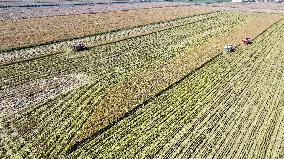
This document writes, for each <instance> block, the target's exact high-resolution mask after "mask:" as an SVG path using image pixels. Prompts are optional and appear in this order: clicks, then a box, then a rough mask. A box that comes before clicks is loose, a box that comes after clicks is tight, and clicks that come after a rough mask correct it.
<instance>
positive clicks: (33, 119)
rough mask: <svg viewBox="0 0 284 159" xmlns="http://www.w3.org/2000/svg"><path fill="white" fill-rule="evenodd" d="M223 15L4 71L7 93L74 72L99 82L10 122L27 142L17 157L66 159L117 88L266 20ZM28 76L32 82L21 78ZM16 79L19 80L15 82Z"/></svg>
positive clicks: (254, 17) (10, 66)
mask: <svg viewBox="0 0 284 159" xmlns="http://www.w3.org/2000/svg"><path fill="white" fill-rule="evenodd" d="M218 14H219V16H218V17H212V18H211V19H205V20H202V21H198V22H195V23H192V24H188V25H183V26H179V27H177V28H172V29H168V30H165V31H161V32H157V33H153V34H149V35H145V36H141V37H136V38H132V39H127V40H123V41H119V42H117V43H111V44H107V45H102V46H98V47H95V48H93V49H91V50H88V51H85V52H82V53H80V54H75V53H74V54H67V55H65V56H64V54H60V55H56V56H54V57H53V56H49V57H48V58H42V59H37V60H31V61H25V62H22V63H17V64H12V65H7V66H3V67H2V68H3V69H1V71H2V70H3V71H2V72H1V73H2V74H3V78H2V79H3V80H2V81H3V86H4V87H5V88H9V87H16V85H17V84H25V82H28V81H32V80H33V79H37V78H41V77H44V78H46V77H53V76H55V75H56V76H58V75H59V74H61V73H67V74H68V72H70V73H71V72H72V73H74V72H78V73H86V74H88V75H89V76H90V77H91V79H93V82H92V83H90V84H88V85H85V86H82V87H80V88H78V89H75V90H72V91H70V92H69V93H65V94H62V95H60V96H58V97H57V98H55V99H54V100H51V101H50V102H47V103H45V104H41V105H37V106H34V107H30V108H26V109H25V110H22V111H21V112H19V113H18V114H17V115H15V116H10V117H8V118H7V123H8V125H9V123H10V124H11V125H10V126H14V127H15V128H16V129H17V131H18V134H19V138H20V137H22V138H23V139H24V140H21V141H15V142H16V143H17V145H20V146H18V147H17V148H16V150H17V152H18V153H20V154H22V156H24V157H27V156H28V155H29V154H32V155H33V156H37V157H46V156H48V157H53V156H58V155H60V154H61V155H63V156H65V155H66V151H67V150H68V149H69V148H70V146H72V145H73V144H74V143H73V142H71V140H72V139H73V138H74V137H76V138H75V139H78V138H77V132H78V131H79V130H84V129H82V126H83V124H84V123H85V122H86V121H87V119H88V118H89V116H90V115H91V114H93V113H94V112H102V113H103V112H104V111H105V109H104V108H101V107H97V105H98V103H99V102H101V101H102V99H103V98H104V97H105V95H107V94H108V93H109V92H110V90H111V89H112V88H113V87H114V86H115V85H116V84H117V83H119V82H121V81H124V80H125V79H127V78H129V77H130V76H136V75H137V74H139V73H140V72H141V70H143V69H149V68H155V67H157V66H160V65H162V64H163V63H166V62H167V61H169V60H170V59H172V58H175V57H180V56H181V57H182V55H184V54H187V53H188V52H186V51H185V50H187V49H190V48H195V47H196V46H200V45H202V44H204V43H205V42H206V40H207V39H208V38H213V37H214V36H221V35H226V36H228V35H229V34H230V33H231V32H233V31H234V30H235V29H237V28H238V27H240V26H242V24H243V23H245V24H246V23H250V22H251V21H253V20H254V19H257V18H258V17H260V15H259V14H251V15H250V16H247V15H246V14H243V13H218ZM228 15H229V16H228ZM228 17H229V18H228ZM149 46H151V47H149ZM114 56H115V58H113V57H114ZM50 61H52V62H50ZM38 66H39V67H38ZM40 66H45V67H40ZM67 66H70V67H67ZM37 68H39V69H40V71H38V70H37ZM45 68H49V69H48V70H45ZM67 68H68V69H67ZM65 70H66V71H65ZM25 73H26V76H21V74H25ZM31 74H32V75H31ZM10 77H14V78H13V79H12V80H10ZM4 82H5V83H4ZM130 109H132V108H127V107H125V108H123V107H122V108H121V110H118V111H117V110H116V109H113V110H110V111H112V112H113V113H114V115H116V114H115V113H116V112H119V113H120V112H121V111H122V112H127V111H128V110H130ZM98 120H102V121H103V122H102V123H103V124H102V125H100V126H99V127H98V128H95V129H94V131H95V130H99V129H101V128H104V127H105V126H107V125H108V124H109V122H110V123H111V120H113V118H111V119H109V118H106V119H103V118H101V119H98ZM74 141H76V140H74ZM9 144H11V143H9Z"/></svg>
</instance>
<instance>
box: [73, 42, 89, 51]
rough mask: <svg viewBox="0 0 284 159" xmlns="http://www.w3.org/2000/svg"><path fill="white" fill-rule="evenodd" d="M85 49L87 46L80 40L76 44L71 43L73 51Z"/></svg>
mask: <svg viewBox="0 0 284 159" xmlns="http://www.w3.org/2000/svg"><path fill="white" fill-rule="evenodd" d="M87 49H88V48H87V46H86V45H85V44H84V43H83V42H82V41H80V42H79V43H78V44H77V45H73V50H74V51H83V50H87Z"/></svg>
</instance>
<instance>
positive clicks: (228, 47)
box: [224, 44, 236, 53]
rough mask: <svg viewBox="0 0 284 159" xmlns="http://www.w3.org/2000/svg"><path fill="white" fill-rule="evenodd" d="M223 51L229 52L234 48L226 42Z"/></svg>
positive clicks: (234, 49)
mask: <svg viewBox="0 0 284 159" xmlns="http://www.w3.org/2000/svg"><path fill="white" fill-rule="evenodd" d="M224 51H226V52H229V53H230V52H234V51H236V48H235V47H234V46H233V45H232V44H227V45H225V47H224Z"/></svg>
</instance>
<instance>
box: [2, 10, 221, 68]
mask: <svg viewBox="0 0 284 159" xmlns="http://www.w3.org/2000/svg"><path fill="white" fill-rule="evenodd" d="M218 15H220V13H218V12H209V13H205V14H199V15H195V16H191V17H185V18H178V19H175V20H171V21H166V22H159V23H154V24H150V25H144V26H138V27H134V28H130V29H129V28H128V29H124V30H116V31H113V32H108V33H102V34H99V35H94V36H88V37H85V38H79V39H75V40H71V41H65V42H59V43H53V44H50V45H42V46H38V47H33V48H26V49H21V50H13V51H7V52H3V53H2V54H1V58H0V63H1V64H2V66H3V65H10V64H14V63H19V62H24V60H36V59H37V58H45V57H46V56H52V55H55V54H62V53H66V51H69V50H70V46H71V45H73V44H74V43H78V42H79V41H82V42H84V43H85V44H86V45H87V46H88V48H94V47H99V46H100V45H106V44H111V43H115V42H119V41H123V40H127V39H130V38H135V37H138V36H143V35H144V36H145V35H148V34H153V33H156V32H160V31H163V30H167V29H171V28H174V27H180V26H183V25H188V24H190V23H196V22H198V21H202V20H203V21H204V20H206V19H209V18H212V17H216V16H218Z"/></svg>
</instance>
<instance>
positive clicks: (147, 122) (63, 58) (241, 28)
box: [0, 7, 284, 158]
mask: <svg viewBox="0 0 284 159" xmlns="http://www.w3.org/2000/svg"><path fill="white" fill-rule="evenodd" d="M178 8H179V7H173V8H171V9H172V10H175V9H178ZM163 9H164V10H168V13H169V14H170V13H172V11H171V9H169V8H166V9H165V8H152V9H150V12H153V13H156V12H161V14H162V13H163V12H162V11H161V10H163ZM183 9H184V10H186V8H185V7H183ZM142 12H143V10H142V11H141V13H142ZM181 12H182V9H181V10H178V11H177V10H175V13H177V14H175V15H174V16H172V15H171V16H169V15H167V14H164V15H163V16H160V17H155V18H153V19H152V18H151V16H148V17H147V18H146V20H145V21H141V22H136V21H135V18H133V19H134V21H131V20H133V19H132V18H129V19H127V18H125V17H126V16H125V17H124V18H125V21H121V24H125V23H126V21H127V20H129V23H128V24H127V25H123V26H121V25H120V24H118V23H115V22H113V21H110V20H102V21H103V22H106V23H108V22H110V23H109V25H110V27H109V28H106V30H104V29H102V28H101V30H100V28H99V30H100V31H98V30H91V32H92V35H89V34H86V35H85V34H76V33H74V32H71V34H72V36H74V37H73V38H71V39H67V40H66V39H65V40H64V41H61V42H56V41H60V40H62V38H63V37H65V36H60V37H56V36H53V40H51V41H48V39H38V38H33V40H34V41H33V42H31V43H32V44H35V45H34V46H29V47H26V46H25V45H23V44H24V43H25V42H24V41H25V40H22V41H21V40H19V42H18V43H14V44H13V46H12V45H11V46H9V50H6V51H5V49H6V48H5V47H2V48H1V49H2V52H1V53H0V158H283V157H284V151H283V150H284V147H283V143H284V135H283V134H284V125H283V121H284V119H283V116H284V109H283V99H284V98H283V97H284V96H283V93H284V87H283V86H284V85H283V84H284V83H283V81H284V80H283V78H284V77H283V66H284V58H283V57H284V56H283V49H284V41H283V40H284V39H283V36H284V35H283V34H284V28H283V25H284V19H283V18H284V16H283V15H281V14H272V13H248V12H227V11H215V10H203V9H200V10H192V11H187V12H186V13H181ZM118 13H119V12H118ZM102 14H103V13H102ZM104 14H117V13H111V12H110V13H104ZM121 14H122V13H121ZM127 14H133V13H128V11H126V12H125V15H127ZM139 14H140V12H138V14H137V15H139ZM181 14H182V16H181ZM187 14H188V15H187ZM122 15H123V14H122ZM83 16H85V15H83ZM86 16H87V15H86ZM88 16H93V15H88ZM123 16H124V15H123ZM51 18H53V19H56V18H58V17H51ZM64 18H70V17H68V16H67V17H64ZM86 18H87V17H86ZM87 19H89V20H91V19H92V18H90V17H88V18H87ZM31 20H34V19H31ZM39 20H40V19H39ZM21 22H22V20H20V21H17V22H16V23H21ZM5 23H6V22H5ZM7 23H9V21H7ZM140 23H141V24H143V25H140ZM0 24H1V22H0ZM43 24H44V23H43ZM85 24H86V28H87V25H88V24H90V23H88V22H86V23H85ZM43 26H44V25H43ZM51 26H54V25H51ZM31 28H33V27H31ZM62 29H66V27H62ZM96 29H98V28H96ZM53 30H54V32H57V31H59V30H56V29H53ZM66 30H67V31H68V29H66ZM26 33H27V35H30V33H28V32H26ZM86 33H87V32H86ZM98 33H99V34H98ZM71 34H70V35H71ZM49 35H50V36H51V37H52V34H49ZM54 35H55V34H54ZM56 35H57V34H56ZM11 36H18V35H16V34H14V35H12V34H11ZM76 36H77V37H76ZM245 36H248V37H250V38H252V39H253V41H252V44H250V45H242V44H241V39H242V38H243V37H245ZM27 37H28V36H27ZM42 37H43V36H42ZM67 37H68V36H67ZM0 38H4V37H1V36H0ZM43 38H46V37H43ZM51 39H52V38H51ZM10 40H11V39H10ZM35 41H39V43H37V42H35ZM40 41H41V42H40ZM79 41H83V42H84V43H85V44H86V45H87V46H88V50H84V51H81V52H75V51H73V50H72V49H70V46H72V44H74V43H77V42H79ZM47 42H48V43H47ZM7 43H9V42H7ZM228 43H233V44H234V45H235V46H236V47H237V49H236V52H234V53H225V52H224V51H223V47H224V45H225V44H228ZM23 46H24V47H23ZM19 47H23V48H19Z"/></svg>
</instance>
